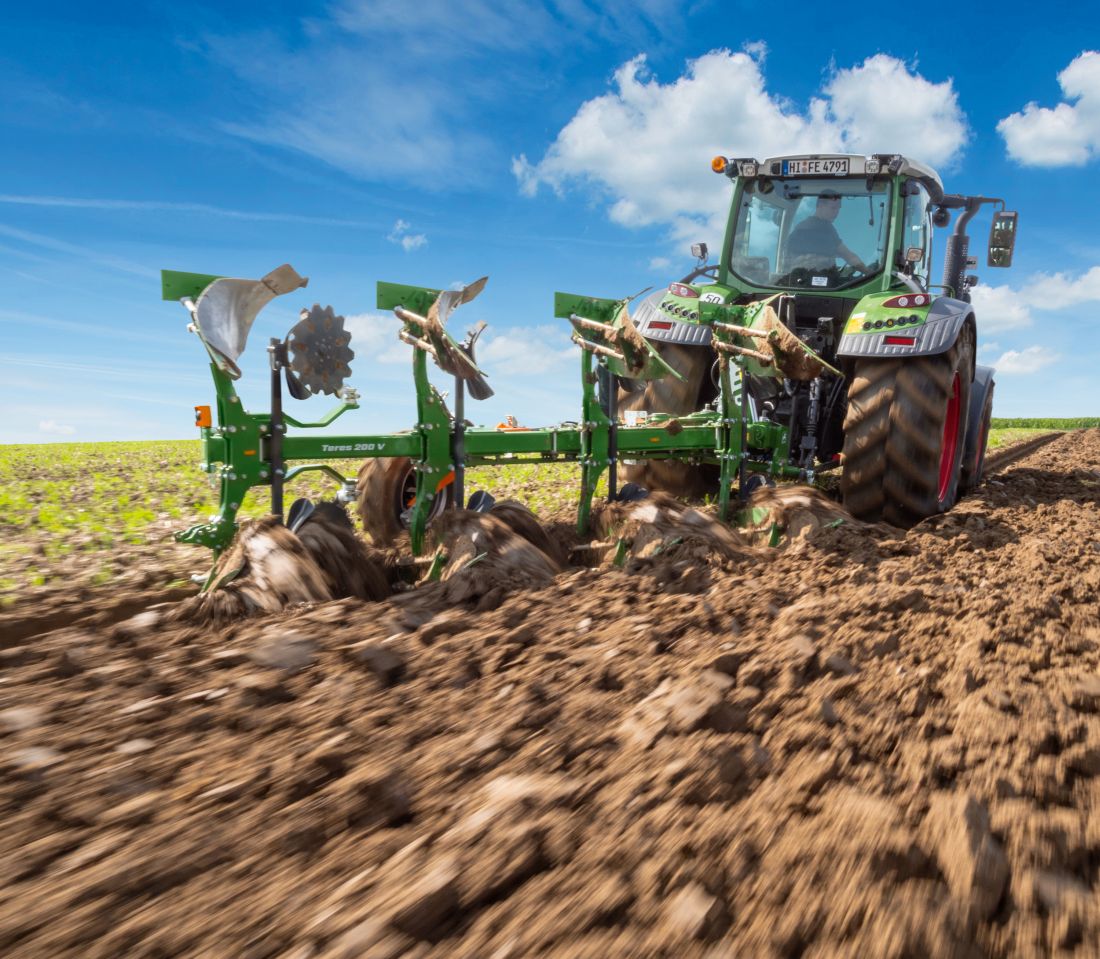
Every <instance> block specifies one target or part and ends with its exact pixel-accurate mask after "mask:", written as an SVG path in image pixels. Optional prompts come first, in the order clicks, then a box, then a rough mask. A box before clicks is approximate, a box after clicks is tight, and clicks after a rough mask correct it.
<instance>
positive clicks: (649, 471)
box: [618, 340, 718, 497]
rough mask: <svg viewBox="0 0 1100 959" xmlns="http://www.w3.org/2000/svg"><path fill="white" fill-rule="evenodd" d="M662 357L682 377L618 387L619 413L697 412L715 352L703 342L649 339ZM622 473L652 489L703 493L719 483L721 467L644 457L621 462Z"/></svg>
mask: <svg viewBox="0 0 1100 959" xmlns="http://www.w3.org/2000/svg"><path fill="white" fill-rule="evenodd" d="M650 345H651V346H652V347H653V348H654V349H656V350H657V352H658V353H659V354H660V356H661V359H663V360H664V361H665V362H666V363H668V364H669V366H671V367H672V368H673V369H674V370H676V371H677V372H678V373H679V374H680V375H681V376H683V377H684V378H683V380H678V379H676V377H674V376H666V377H665V378H664V379H660V380H650V381H649V382H648V383H646V384H645V386H644V388H642V389H634V390H624V389H620V390H619V396H618V409H619V415H620V416H621V415H622V414H623V413H625V412H627V411H630V410H645V411H646V412H649V413H671V414H672V415H674V416H679V415H686V414H688V413H695V412H696V411H698V410H699V409H700V407H701V406H702V405H703V398H702V394H703V392H704V391H705V390H706V389H707V387H708V385H709V381H708V377H709V375H710V368H711V365H712V364H713V363H714V353H713V351H711V350H710V349H709V348H706V347H701V346H684V345H681V344H678V343H662V342H655V341H652V340H651V341H650ZM619 476H620V477H621V480H622V482H624V483H636V484H637V485H638V486H643V487H645V488H646V489H650V490H664V491H665V492H667V493H671V494H672V495H673V496H682V497H691V496H702V495H703V494H705V493H708V492H712V491H713V490H714V488H715V486H716V485H717V480H718V471H717V470H716V469H715V468H714V467H713V466H691V465H689V464H687V463H680V462H677V461H675V460H643V461H641V462H639V463H637V464H635V465H627V466H622V467H621V468H620V470H619Z"/></svg>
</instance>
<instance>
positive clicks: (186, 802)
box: [0, 430, 1100, 959]
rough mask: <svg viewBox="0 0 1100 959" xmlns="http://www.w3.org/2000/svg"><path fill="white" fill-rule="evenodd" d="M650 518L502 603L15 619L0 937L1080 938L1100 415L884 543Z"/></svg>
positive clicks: (210, 942) (739, 947)
mask: <svg viewBox="0 0 1100 959" xmlns="http://www.w3.org/2000/svg"><path fill="white" fill-rule="evenodd" d="M803 505H804V506H805V504H803ZM810 505H811V506H812V504H810ZM652 508H654V509H656V508H657V507H652ZM659 509H660V510H662V511H663V512H661V515H660V517H659V519H660V522H662V523H668V524H671V525H669V526H668V527H667V528H668V530H670V531H671V532H670V533H667V534H666V533H662V537H663V538H662V539H660V540H659V541H658V540H654V539H649V540H648V541H647V542H646V543H645V544H643V545H641V546H639V547H638V548H636V549H635V551H634V553H633V554H632V555H631V556H630V557H628V558H627V560H626V562H625V565H624V566H623V567H622V568H617V567H614V566H605V567H603V568H599V569H595V568H591V569H577V568H572V569H567V570H566V571H565V572H562V573H558V574H556V575H554V576H553V577H552V578H550V579H549V582H548V585H541V586H538V585H532V586H531V587H530V588H529V589H528V591H526V592H519V593H512V594H511V595H505V594H504V592H503V590H500V591H494V587H492V586H489V587H487V588H486V589H482V590H481V591H480V592H476V593H475V592H471V589H472V587H469V586H468V585H467V586H463V584H464V583H467V584H469V583H482V582H484V581H485V577H486V575H487V573H486V568H485V567H486V564H485V563H477V562H476V561H477V557H476V556H475V558H474V560H473V561H467V567H468V569H466V572H470V571H476V573H477V576H479V577H482V578H481V579H476V580H475V579H473V578H472V576H467V577H466V579H463V578H462V576H463V575H464V573H463V570H459V571H458V572H454V573H453V575H452V574H445V579H444V580H443V582H441V583H438V584H435V585H433V586H429V587H426V588H422V589H419V590H416V591H413V592H410V593H406V594H404V595H400V596H397V597H395V598H394V599H392V600H387V601H384V602H382V603H370V602H364V601H361V600H355V599H344V600H336V601H330V602H325V603H318V604H313V605H305V606H297V607H293V608H289V609H286V610H283V611H281V612H277V613H274V614H267V615H262V616H256V617H253V618H250V619H244V620H239V621H236V622H233V623H230V624H228V625H224V626H220V627H213V626H210V627H200V626H197V625H193V624H187V623H183V624H176V625H167V624H166V619H167V618H168V617H167V616H166V615H165V614H166V613H167V612H170V610H168V609H160V610H157V609H153V610H144V611H141V610H142V603H143V602H144V603H145V604H147V603H148V602H149V598H148V597H145V599H144V600H143V599H142V596H141V594H139V593H136V592H135V593H131V594H128V595H127V594H122V593H119V592H117V591H115V592H112V593H111V594H110V595H99V596H95V597H93V599H92V600H91V601H89V602H88V603H87V604H85V607H84V613H83V620H82V621H81V622H77V617H76V616H75V615H74V616H73V617H72V618H70V620H69V621H68V623H69V624H68V625H61V623H60V621H59V620H57V619H55V620H53V621H50V622H45V621H36V620H34V614H33V611H31V610H28V609H27V608H26V607H25V606H22V607H19V608H17V609H16V610H15V611H14V612H13V613H10V614H9V617H22V618H23V621H24V622H25V623H30V622H32V621H34V622H37V623H38V625H37V626H24V628H23V629H22V630H17V629H16V628H15V627H16V625H17V620H16V619H11V618H9V619H7V620H6V621H5V623H4V628H3V632H2V633H0V635H2V637H3V638H2V640H0V802H2V804H3V808H2V812H3V826H2V828H0V877H2V882H0V889H2V892H0V953H2V954H3V955H5V956H27V957H30V956H34V957H39V956H41V957H59V956H89V957H91V956H103V957H117V956H150V957H152V956H158V957H167V956H197V955H203V956H235V957H238V956H239V957H253V959H259V957H267V956H272V957H274V956H285V957H293V959H307V957H314V956H316V957H359V956H369V957H376V956H377V957H390V956H393V957H396V956H416V957H421V956H441V957H442V956H447V957H452V956H456V957H461V956H468V957H486V959H505V957H522V956H585V957H586V956H606V957H615V956H677V957H680V956H683V957H695V956H698V957H708V959H722V957H734V956H738V957H744V956H752V957H758V956H759V957H791V959H794V957H801V959H811V957H813V959H820V957H825V956H843V957H851V956H859V957H891V959H918V957H949V956H951V957H954V956H957V957H969V956H974V957H979V956H992V957H1005V956H1097V955H1100V816H1093V815H1092V812H1093V810H1094V809H1097V808H1100V605H1098V590H1100V431H1096V430H1093V431H1089V432H1083V433H1076V434H1069V435H1066V436H1064V437H1062V438H1060V439H1059V440H1057V441H1055V442H1054V443H1053V444H1051V445H1049V446H1046V447H1044V448H1043V449H1041V450H1039V451H1037V452H1036V453H1034V454H1033V455H1031V456H1030V457H1028V458H1027V459H1025V460H1022V461H1021V462H1019V463H1017V464H1015V465H1014V466H1012V467H1010V468H1009V469H1008V470H1007V471H1006V472H1004V473H1002V474H999V475H997V476H995V477H993V478H992V479H990V480H989V481H988V483H987V484H986V485H985V486H984V487H983V488H982V489H980V490H979V491H978V492H977V493H975V494H974V495H972V496H970V497H968V498H967V499H966V500H965V501H964V502H963V503H961V504H960V505H959V506H958V507H957V508H956V509H955V510H954V511H953V512H952V513H950V514H948V515H946V516H942V517H937V518H935V519H933V520H930V521H926V522H925V523H922V524H920V525H919V526H917V527H916V528H915V529H913V530H911V531H909V532H907V533H902V532H900V531H897V530H893V529H889V528H887V527H880V526H865V525H862V524H858V523H854V522H843V523H841V524H840V525H834V522H835V521H830V522H819V521H815V520H814V518H813V510H812V509H811V508H809V507H807V508H805V509H803V510H802V514H803V515H801V516H800V518H799V519H798V520H797V522H793V523H792V525H791V528H790V530H789V532H790V539H789V542H788V545H787V546H786V548H785V549H781V550H778V551H771V552H764V551H762V550H760V549H758V548H755V547H752V546H751V545H749V544H742V543H741V542H740V541H732V540H727V539H726V538H724V537H717V538H716V537H714V536H713V535H711V534H710V533H708V532H707V531H706V529H705V527H704V526H701V525H700V521H699V520H698V519H697V518H696V517H697V515H698V514H695V515H692V511H687V512H686V513H685V512H683V511H680V512H677V511H676V509H675V508H674V507H672V506H667V505H664V506H659ZM676 524H679V525H678V526H677V525H676ZM497 525H499V524H497ZM494 528H495V527H494ZM677 530H679V532H676V531H677ZM475 532H476V531H475ZM637 532H638V531H637V530H636V531H635V533H636V534H637ZM672 533H676V535H672ZM463 535H466V536H467V541H468V542H469V543H471V544H475V546H472V547H471V548H472V549H473V548H475V547H476V543H477V542H479V540H478V539H477V536H476V535H475V534H474V533H471V532H470V531H469V529H468V528H466V527H464V532H463ZM475 563H476V565H475ZM464 569H465V567H464ZM532 575H533V574H532ZM540 575H542V574H540ZM546 575H547V576H549V574H546ZM528 582H530V583H532V584H537V583H538V582H546V579H545V578H544V579H543V580H539V579H537V578H529V579H528ZM188 602H193V601H188ZM475 607H480V609H477V608H475ZM134 612H137V616H136V617H135V616H134ZM44 623H45V624H44ZM59 626H60V628H58V627H59ZM44 629H50V630H52V631H50V632H43V630H44ZM31 633H37V635H31Z"/></svg>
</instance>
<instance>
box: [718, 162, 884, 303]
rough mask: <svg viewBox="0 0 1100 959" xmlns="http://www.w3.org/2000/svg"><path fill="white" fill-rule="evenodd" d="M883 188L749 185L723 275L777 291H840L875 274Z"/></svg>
mask: <svg viewBox="0 0 1100 959" xmlns="http://www.w3.org/2000/svg"><path fill="white" fill-rule="evenodd" d="M889 198H890V193H889V190H888V183H887V182H886V181H878V182H873V183H872V184H871V188H870V189H868V188H867V182H866V180H862V179H860V180H856V179H841V178H835V177H822V178H813V179H798V180H780V179H775V180H772V179H769V178H767V177H759V178H757V179H752V180H748V181H746V183H745V188H744V190H743V192H742V194H741V202H740V206H739V208H738V211H737V226H736V229H735V231H734V236H733V251H732V254H731V256H730V270H731V271H732V272H733V274H734V276H737V277H740V278H741V279H743V280H746V281H747V282H749V283H751V284H753V285H754V286H768V287H775V288H778V289H815V290H839V289H843V288H845V287H848V286H854V285H856V284H858V283H861V282H863V280H864V279H866V278H867V277H868V276H871V275H872V274H874V273H877V272H879V271H880V270H881V269H882V265H883V262H884V259H885V249H886V242H887V238H888V231H889Z"/></svg>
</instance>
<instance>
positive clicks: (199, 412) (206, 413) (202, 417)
mask: <svg viewBox="0 0 1100 959" xmlns="http://www.w3.org/2000/svg"><path fill="white" fill-rule="evenodd" d="M212 422H213V421H212V420H211V419H210V407H209V406H196V407H195V425H196V426H201V427H204V428H205V427H208V426H210V425H211V423H212Z"/></svg>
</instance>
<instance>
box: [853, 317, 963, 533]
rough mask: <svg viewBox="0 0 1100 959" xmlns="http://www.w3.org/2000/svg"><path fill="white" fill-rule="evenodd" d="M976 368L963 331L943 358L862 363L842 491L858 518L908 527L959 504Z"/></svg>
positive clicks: (855, 378)
mask: <svg viewBox="0 0 1100 959" xmlns="http://www.w3.org/2000/svg"><path fill="white" fill-rule="evenodd" d="M973 366H974V363H973V345H972V340H971V339H970V337H969V335H968V334H967V333H965V332H964V334H963V335H962V336H961V337H960V338H959V341H958V342H957V343H956V344H955V345H954V346H953V347H952V348H951V349H950V350H949V351H948V352H947V353H944V354H941V355H939V356H924V357H919V358H917V359H912V360H879V359H874V360H864V361H860V362H857V364H856V369H855V375H854V376H853V378H852V385H851V387H850V389H849V391H848V415H847V417H846V418H845V421H844V468H843V472H842V474H841V486H840V488H841V494H842V496H843V498H844V506H845V508H846V509H847V510H848V511H849V512H850V513H852V515H853V516H856V517H858V518H859V519H864V520H868V521H872V522H874V521H877V520H880V519H881V520H885V521H886V522H887V523H890V524H892V525H894V526H899V527H901V528H903V529H908V528H909V527H911V526H914V525H916V524H917V523H919V522H920V521H921V520H922V519H925V518H927V517H929V516H933V515H935V514H936V513H942V512H944V511H945V510H948V509H950V508H951V507H952V506H954V505H955V501H956V500H957V499H958V496H959V486H960V483H959V480H960V474H961V472H962V465H963V464H962V460H963V449H964V445H965V442H964V441H965V437H966V424H967V419H968V413H969V409H970V388H971V381H972V378H973Z"/></svg>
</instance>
